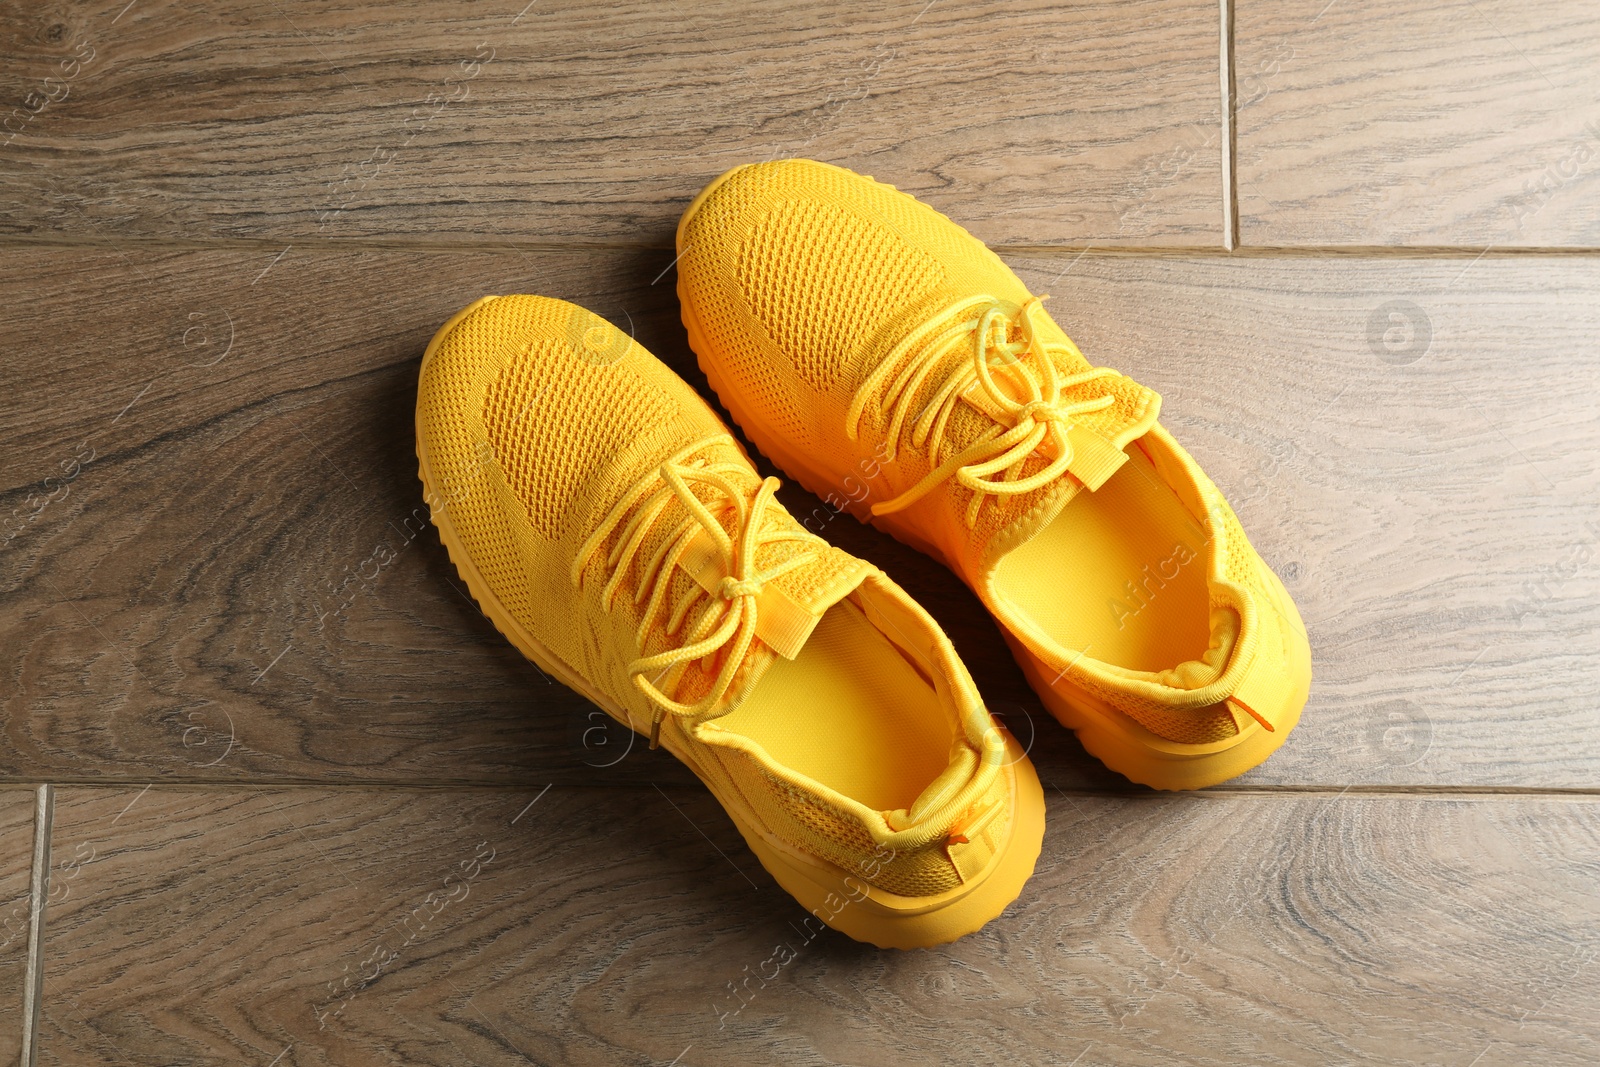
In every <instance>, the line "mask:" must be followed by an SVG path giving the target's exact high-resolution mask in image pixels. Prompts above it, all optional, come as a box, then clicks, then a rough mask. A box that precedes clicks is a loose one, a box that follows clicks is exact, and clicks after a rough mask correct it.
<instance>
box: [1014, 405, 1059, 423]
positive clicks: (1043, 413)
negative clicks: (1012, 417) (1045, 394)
mask: <svg viewBox="0 0 1600 1067" xmlns="http://www.w3.org/2000/svg"><path fill="white" fill-rule="evenodd" d="M1023 419H1032V420H1033V421H1034V422H1036V423H1042V422H1066V421H1067V413H1066V412H1064V411H1062V410H1061V408H1060V406H1059V405H1057V404H1056V403H1055V401H1053V400H1035V401H1033V402H1032V403H1029V404H1024V405H1023V407H1022V410H1021V411H1019V412H1017V421H1019V422H1020V421H1022V420H1023Z"/></svg>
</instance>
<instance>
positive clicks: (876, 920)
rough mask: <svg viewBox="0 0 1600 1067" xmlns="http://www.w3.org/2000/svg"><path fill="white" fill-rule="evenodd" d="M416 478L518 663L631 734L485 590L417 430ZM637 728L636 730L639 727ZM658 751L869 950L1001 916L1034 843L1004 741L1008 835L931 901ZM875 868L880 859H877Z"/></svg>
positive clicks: (798, 889) (432, 347)
mask: <svg viewBox="0 0 1600 1067" xmlns="http://www.w3.org/2000/svg"><path fill="white" fill-rule="evenodd" d="M494 299H496V298H495V297H492V296H486V297H483V298H481V299H479V300H477V301H474V302H473V303H472V304H470V305H468V306H467V307H465V308H463V309H462V310H461V311H459V312H457V313H456V314H455V315H453V316H451V318H450V319H449V320H448V321H447V322H445V324H444V325H443V326H441V327H440V328H439V330H438V332H437V333H435V334H434V336H433V339H432V340H431V341H430V342H429V343H428V347H427V350H426V351H425V352H424V353H423V357H422V366H423V367H426V366H427V364H428V360H430V359H431V358H432V357H433V354H434V352H435V351H436V350H437V349H438V347H439V344H440V342H442V341H443V340H444V338H445V337H446V336H447V335H448V334H449V333H450V331H451V330H452V329H454V328H455V327H456V325H457V324H459V323H460V322H461V321H462V320H463V319H465V318H466V317H467V316H468V315H470V314H471V313H472V312H474V311H476V310H477V309H478V308H480V307H482V306H483V305H484V304H486V303H488V302H489V301H491V300H494ZM417 474H418V477H419V478H420V480H421V482H422V489H423V496H424V499H425V500H426V501H427V503H428V505H429V510H430V512H431V515H432V521H433V524H434V527H435V528H436V529H437V530H438V531H439V539H440V541H442V542H443V543H444V546H445V551H446V552H447V553H448V554H449V556H450V562H451V563H452V564H453V565H454V566H455V568H456V573H457V574H459V575H460V576H461V579H462V581H463V582H465V583H466V586H467V591H468V592H469V593H470V594H471V595H472V597H473V599H474V600H475V601H477V604H478V607H479V609H480V610H481V611H482V612H483V614H484V615H485V617H487V618H488V619H489V621H490V622H491V623H493V624H494V626H495V629H497V630H499V631H500V633H501V635H502V636H504V637H505V638H506V640H508V641H510V642H511V644H512V645H513V646H515V647H516V649H517V650H518V651H519V652H521V653H522V654H523V655H524V656H525V657H527V658H528V659H529V660H531V661H532V662H533V663H534V664H536V665H537V666H538V667H539V668H540V669H541V670H543V671H544V672H545V673H546V674H548V675H550V676H551V677H553V678H555V679H556V680H557V681H559V682H561V683H562V684H563V685H565V686H566V687H567V688H569V689H571V690H572V691H573V692H575V693H577V694H578V695H579V696H581V697H583V698H584V699H586V700H588V701H590V702H591V703H593V704H594V705H596V706H597V707H599V708H600V709H601V710H602V711H604V712H605V713H606V714H608V715H610V716H611V717H612V718H613V719H616V720H617V721H618V722H621V723H623V724H624V725H627V726H628V727H629V728H630V729H634V730H638V727H637V726H635V725H634V723H633V722H632V720H631V718H630V716H629V715H628V713H627V711H626V709H624V708H622V707H620V706H619V705H617V704H616V703H615V702H613V701H612V700H611V699H609V698H608V697H606V696H605V695H604V694H603V693H601V692H600V691H599V690H597V689H595V688H594V687H593V686H591V685H590V684H589V683H588V682H587V681H586V680H585V679H584V678H583V677H582V675H580V674H579V673H578V672H577V671H576V670H574V669H573V668H572V667H570V666H569V665H568V664H566V663H565V662H564V661H563V660H562V659H561V658H560V657H559V656H557V655H556V654H555V653H553V652H552V651H551V650H550V649H549V648H547V647H546V646H545V645H544V644H543V643H542V642H540V641H539V640H538V639H537V638H535V637H534V636H533V635H532V634H530V633H529V632H528V631H527V629H526V628H525V627H524V626H522V624H521V623H519V622H518V621H517V620H516V618H515V617H513V616H512V615H511V613H510V612H508V611H507V610H506V609H505V607H504V605H502V604H501V603H500V601H499V600H498V598H496V597H495V595H494V593H493V592H492V591H491V590H490V589H489V586H488V583H487V582H485V581H484V579H483V576H482V575H481V574H480V573H479V572H478V569H477V567H476V566H475V565H474V564H473V562H472V557H471V556H470V555H469V554H468V553H467V551H466V548H465V546H464V545H463V544H462V543H461V540H460V538H459V537H458V536H457V534H456V532H455V528H454V527H453V525H452V524H451V522H450V512H449V508H448V507H447V506H445V507H436V506H435V502H436V501H439V500H441V499H442V498H441V497H439V496H438V495H437V494H436V492H435V489H434V485H435V481H434V478H433V473H432V469H431V466H430V464H429V460H428V455H427V449H426V448H425V447H424V445H423V438H422V433H421V427H420V426H418V427H417ZM640 732H643V731H640ZM661 743H662V747H663V748H665V749H667V751H669V752H671V753H672V755H673V756H675V757H677V759H678V760H679V761H681V762H682V763H683V764H684V765H685V766H687V767H688V768H689V769H690V770H691V771H693V772H694V773H695V776H696V777H698V778H699V779H700V780H701V782H702V783H704V784H705V785H706V788H707V789H709V790H710V791H711V793H712V795H713V796H715V797H716V798H717V800H718V801H719V802H720V803H721V804H722V806H723V809H724V810H725V811H727V813H728V816H729V817H730V818H731V819H732V820H733V823H734V825H735V826H736V827H738V829H739V833H740V834H741V835H742V836H743V837H744V839H745V843H746V844H747V845H749V847H750V851H752V852H753V853H755V855H756V858H757V859H758V860H760V862H761V865H762V867H764V868H766V870H767V873H769V874H771V875H772V877H773V879H774V880H776V881H777V883H778V884H779V885H781V886H782V887H783V888H784V890H785V891H787V892H788V893H789V895H790V896H792V897H794V898H795V899H796V900H797V901H799V902H800V904H801V905H802V906H804V907H805V908H806V909H807V910H808V911H809V912H811V914H812V915H814V916H815V917H816V918H817V919H819V920H821V921H822V922H823V923H825V924H827V925H828V926H830V927H832V928H833V929H835V930H838V931H840V932H841V933H843V934H846V935H847V936H849V937H852V938H854V939H855V940H857V941H864V942H867V943H870V944H873V945H876V946H877V947H879V948H899V949H912V948H925V947H929V946H932V945H939V944H945V943H947V942H950V941H954V940H956V939H957V938H959V937H962V936H965V935H966V934H969V933H972V932H974V931H976V930H978V929H979V928H981V927H982V926H983V925H984V924H986V923H987V922H989V921H990V920H991V919H994V918H996V917H997V916H999V915H1000V913H1001V912H1003V911H1004V910H1005V908H1006V905H1008V904H1010V903H1011V902H1012V901H1013V900H1015V899H1016V898H1017V896H1018V895H1019V894H1020V893H1021V892H1022V887H1023V885H1024V884H1025V883H1026V882H1027V880H1028V878H1029V877H1030V876H1031V875H1032V874H1033V869H1034V866H1035V864H1036V863H1037V861H1038V858H1039V851H1040V848H1041V845H1042V842H1043V838H1044V791H1043V789H1042V788H1041V787H1040V784H1039V778H1038V775H1037V774H1036V773H1035V772H1034V769H1033V766H1032V765H1031V764H1030V763H1029V762H1028V760H1027V758H1026V757H1025V755H1024V754H1023V752H1022V750H1021V748H1020V747H1019V746H1018V745H1017V743H1016V741H1015V739H1013V738H1010V737H1009V736H1008V737H1007V739H1006V743H1007V753H1008V757H1009V765H1008V766H1007V767H1006V768H1005V770H1004V771H1003V772H1002V773H1004V774H1006V775H1007V778H1008V780H1009V781H1010V783H1011V793H1012V805H1011V811H1012V819H1011V826H1010V831H1009V834H1008V837H1007V839H1006V841H1005V842H1004V843H1003V844H1002V846H1001V847H1000V848H999V849H998V850H997V851H996V853H995V856H994V857H993V858H992V859H991V860H990V863H989V865H988V866H987V867H986V868H985V869H984V870H983V871H981V872H979V874H978V875H977V876H975V877H973V878H972V879H970V880H969V881H968V882H967V883H966V884H964V885H962V886H959V887H957V888H956V889H952V890H950V891H949V892H947V893H942V894H939V895H937V896H932V897H903V896H899V895H896V894H893V893H887V892H885V891H883V890H881V889H878V888H877V887H875V886H872V885H869V884H868V883H867V882H866V880H865V877H864V874H863V873H861V872H853V871H848V870H845V869H844V868H841V867H839V866H837V865H835V864H832V863H828V862H827V861H825V860H821V859H818V858H816V857H813V856H808V855H806V854H804V853H802V852H800V851H798V850H797V849H794V848H792V847H791V846H789V845H787V844H785V843H784V842H782V841H780V840H778V839H777V838H775V837H773V836H772V835H770V834H768V833H766V832H765V831H764V830H762V829H761V828H760V825H759V822H758V820H757V819H756V817H755V815H754V813H753V812H752V811H750V810H749V809H748V808H747V806H746V805H745V804H744V802H743V800H742V798H736V797H729V796H724V795H723V794H722V793H720V792H718V790H717V789H715V788H714V787H713V786H712V784H711V782H710V780H709V779H708V778H707V776H706V775H705V774H704V773H702V771H701V769H700V767H699V766H698V765H697V763H696V761H695V760H694V758H693V757H692V756H691V755H689V754H688V753H687V752H685V751H683V749H682V747H681V746H680V745H679V744H678V743H677V741H676V738H675V737H674V736H673V735H672V733H671V732H669V731H663V733H662V735H661ZM878 862H887V860H886V859H882V858H879V860H878Z"/></svg>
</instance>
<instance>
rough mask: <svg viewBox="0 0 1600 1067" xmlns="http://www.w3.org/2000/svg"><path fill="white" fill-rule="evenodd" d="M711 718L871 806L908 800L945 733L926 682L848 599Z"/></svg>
mask: <svg viewBox="0 0 1600 1067" xmlns="http://www.w3.org/2000/svg"><path fill="white" fill-rule="evenodd" d="M718 725H720V726H721V727H723V728H724V729H727V730H734V731H737V732H738V733H741V734H743V735H744V736H746V737H748V738H750V739H751V740H752V741H755V742H756V743H758V744H760V745H761V747H762V748H764V749H766V750H767V752H768V753H770V754H771V756H772V758H773V759H775V760H776V761H777V762H779V763H781V764H783V765H784V766H786V767H788V768H790V769H791V770H795V771H799V772H800V773H801V774H803V775H806V776H807V777H809V778H812V779H815V780H816V781H818V782H821V783H822V784H823V785H826V786H829V787H830V788H833V789H836V790H838V791H839V792H840V793H843V794H844V795H845V796H847V797H851V798H852V799H854V800H857V801H860V802H861V803H862V804H865V805H866V806H867V807H869V808H873V809H876V810H879V811H894V810H896V809H898V808H909V807H910V806H911V804H912V803H913V802H914V801H915V800H916V799H917V797H918V796H919V795H920V794H921V793H922V791H923V790H924V789H925V788H927V786H928V784H929V783H930V782H932V781H933V780H934V779H935V778H937V777H938V776H939V775H940V774H942V773H943V772H944V769H945V767H946V766H948V765H949V762H950V743H951V741H952V740H953V734H952V729H953V727H952V724H951V721H950V718H949V716H948V715H947V713H946V712H945V710H944V709H943V708H942V707H941V705H940V700H939V696H938V693H937V692H936V691H935V690H934V688H933V686H932V685H931V684H929V682H928V681H927V680H925V679H924V678H923V677H922V675H921V674H919V673H917V671H916V670H915V669H914V668H913V667H912V666H911V664H910V663H908V662H907V661H906V660H905V658H904V657H903V656H902V655H901V654H900V651H899V650H898V649H897V648H896V647H895V646H894V644H893V643H892V642H891V641H890V640H889V639H888V638H887V637H885V636H884V635H883V634H882V633H880V632H879V631H878V629H877V627H875V626H873V624H872V623H871V622H870V621H869V620H868V619H867V617H866V615H865V614H863V613H862V611H861V609H860V608H858V607H857V606H856V605H855V604H853V603H851V602H850V601H849V600H848V599H846V600H841V601H840V602H839V603H837V604H835V605H834V606H833V607H831V608H829V609H828V612H827V614H825V615H824V616H823V617H822V619H821V621H820V622H818V623H817V627H816V629H815V630H813V631H812V632H811V637H810V638H809V639H808V640H807V641H806V643H805V646H804V647H803V648H802V649H801V650H800V655H799V656H797V657H795V658H794V659H793V660H786V659H779V660H777V661H776V662H774V663H773V664H772V666H770V667H768V668H767V672H766V674H765V675H764V676H763V677H762V678H761V679H760V680H759V681H758V682H757V683H756V685H755V689H754V691H753V692H751V693H750V695H749V696H747V697H746V698H745V699H744V702H743V703H742V704H740V705H739V707H738V708H737V709H736V710H734V711H733V712H731V713H729V714H728V715H725V716H723V717H722V718H721V719H719V720H718Z"/></svg>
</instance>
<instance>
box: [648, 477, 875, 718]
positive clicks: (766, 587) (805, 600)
mask: <svg viewBox="0 0 1600 1067" xmlns="http://www.w3.org/2000/svg"><path fill="white" fill-rule="evenodd" d="M718 447H719V448H720V447H721V446H718ZM726 450H727V451H728V452H729V453H733V452H734V451H735V450H733V449H732V447H731V446H728V447H727V449H726ZM708 458H711V459H713V460H726V459H728V458H729V456H727V455H720V454H718V455H713V456H710V457H708ZM740 458H741V459H742V457H740ZM702 499H705V497H702ZM685 517H687V515H686V511H685V509H684V507H683V505H682V504H681V503H679V502H677V501H673V502H672V503H670V504H668V505H667V509H666V510H665V511H664V512H663V513H662V515H661V516H660V517H659V518H658V519H657V521H656V523H655V526H654V529H653V530H652V531H651V534H650V536H649V537H648V538H647V540H646V542H645V543H644V544H642V545H641V546H640V549H639V558H641V559H650V558H651V557H652V555H653V554H654V553H655V552H656V550H657V549H658V548H659V547H660V546H661V543H662V541H663V540H664V539H665V538H666V537H668V536H670V535H671V534H672V532H673V531H674V530H676V529H677V528H678V527H679V523H680V522H681V520H682V519H683V518H685ZM719 517H720V518H721V521H722V523H723V528H724V530H725V531H726V532H727V534H728V536H729V537H731V538H733V539H734V540H735V542H737V541H738V540H739V537H740V534H741V531H740V530H738V529H736V528H735V526H734V524H735V523H736V521H737V519H736V517H735V513H734V512H733V511H732V510H731V509H722V510H721V513H720V516H719ZM763 522H764V523H765V524H766V525H767V527H768V529H769V530H773V531H778V530H782V531H801V530H803V527H801V525H800V524H799V523H798V522H797V521H795V519H794V517H793V516H791V515H790V514H789V513H788V512H787V511H786V510H784V508H783V506H782V505H781V504H779V503H778V502H777V501H776V500H774V501H772V502H771V503H770V504H769V505H768V506H767V509H766V516H765V518H764V520H763ZM797 555H806V556H808V557H810V558H808V559H807V561H806V562H804V563H802V564H800V565H798V566H796V567H794V568H792V569H790V570H787V571H785V572H784V573H782V574H779V575H777V576H776V577H774V578H772V579H770V580H768V581H767V582H765V583H763V585H762V588H761V591H760V593H758V594H757V597H756V637H755V640H753V641H752V642H751V643H750V648H749V650H748V651H747V652H746V653H745V663H744V664H743V665H742V666H741V667H740V669H739V671H738V672H737V673H736V674H735V675H734V680H733V684H732V686H731V687H730V688H729V690H728V694H727V699H726V706H727V710H729V711H731V710H733V708H734V707H736V706H738V703H739V701H740V700H741V699H743V697H744V695H745V693H746V692H748V690H749V689H750V687H751V686H753V685H754V684H755V682H756V681H757V680H758V678H759V677H760V675H761V674H762V673H764V672H765V669H766V667H767V666H768V665H770V664H771V662H772V660H773V659H774V658H775V657H777V656H783V657H784V658H786V659H794V658H795V657H796V656H798V655H799V654H800V650H801V649H802V648H803V647H804V646H805V643H806V640H807V639H808V638H809V637H810V636H811V632H812V630H813V629H815V628H816V624H817V622H818V621H819V620H820V619H821V618H822V616H823V614H824V613H825V612H826V611H827V610H828V609H829V608H831V607H832V606H833V605H835V604H837V603H838V602H839V601H841V600H843V599H844V598H845V597H847V596H849V595H850V593H852V592H853V591H854V590H855V588H856V587H857V586H859V585H860V584H861V582H862V581H863V580H864V579H865V578H866V576H867V575H868V574H869V573H870V572H871V570H872V565H871V564H869V563H867V562H866V561H865V560H861V559H857V558H856V557H854V556H852V555H850V554H849V553H848V552H845V551H843V550H841V549H837V548H834V547H833V546H832V545H828V544H826V543H824V542H821V541H817V540H811V539H807V540H804V541H800V540H789V541H769V542H767V543H765V544H762V545H761V546H760V547H759V548H758V549H757V553H756V560H755V567H754V569H755V570H756V571H757V572H762V571H770V570H772V569H773V568H774V567H777V566H779V565H781V564H783V563H785V562H787V561H789V560H790V559H792V558H794V557H795V556H797ZM728 576H729V575H728V572H727V568H726V563H725V561H724V559H723V557H722V554H721V553H720V552H719V551H718V550H717V548H716V546H715V544H714V543H713V540H712V537H711V535H710V534H707V533H704V532H702V533H700V534H698V535H697V536H696V537H695V538H694V540H693V541H691V542H690V545H689V548H688V550H687V551H686V552H685V553H684V555H683V558H682V560H681V561H680V562H679V565H678V566H677V567H675V568H674V569H673V573H672V576H671V579H670V581H671V586H670V587H669V589H668V590H667V595H666V598H665V600H666V605H667V606H668V609H670V606H671V605H673V604H677V603H681V602H682V601H683V600H684V599H685V598H687V597H690V596H694V595H695V594H696V592H697V591H698V592H700V593H709V594H711V595H712V596H720V595H721V594H720V592H719V590H720V587H721V585H722V580H723V579H724V578H726V577H728ZM703 599H704V598H703V597H702V598H701V600H702V602H703ZM699 610H700V609H699V607H698V606H697V607H696V608H694V609H693V610H692V611H691V618H692V616H693V615H694V614H695V613H697V612H698V611H699ZM687 628H688V627H687V626H686V625H685V626H683V627H680V630H685V631H686V630H687ZM663 631H664V627H662V626H656V627H653V628H652V631H651V634H650V636H649V637H648V638H647V641H646V648H645V654H646V655H655V654H658V653H661V652H665V651H669V650H671V649H673V648H677V647H680V646H681V644H682V643H683V641H684V638H685V635H684V633H682V632H680V633H677V634H673V635H667V634H665V633H664V632H663ZM730 644H731V642H730ZM720 668H721V663H720V661H718V662H716V663H714V664H712V665H711V669H710V670H707V669H705V665H704V664H702V663H701V662H699V661H695V662H694V663H691V664H690V665H689V666H688V667H687V668H686V669H685V670H684V671H683V672H682V675H681V676H680V677H679V679H678V680H677V683H676V685H675V686H674V687H673V689H672V691H671V692H670V695H671V696H672V697H673V699H675V700H677V701H680V702H682V703H693V702H694V701H696V700H699V699H700V698H701V697H702V696H704V695H705V694H706V692H708V691H709V689H710V687H711V685H712V684H713V682H714V681H715V680H716V675H717V671H718V670H720Z"/></svg>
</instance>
